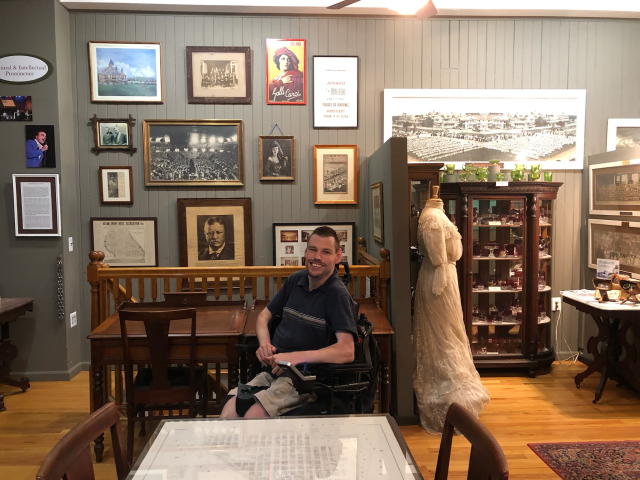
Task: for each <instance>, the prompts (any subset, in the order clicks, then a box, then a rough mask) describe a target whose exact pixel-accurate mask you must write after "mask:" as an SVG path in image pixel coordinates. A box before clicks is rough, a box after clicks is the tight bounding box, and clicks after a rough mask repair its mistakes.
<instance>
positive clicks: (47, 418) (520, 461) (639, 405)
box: [0, 364, 640, 480]
mask: <svg viewBox="0 0 640 480" xmlns="http://www.w3.org/2000/svg"><path fill="white" fill-rule="evenodd" d="M584 368H585V367H584V365H582V364H576V365H573V366H567V365H560V364H555V365H554V366H553V370H552V372H551V373H550V374H548V375H541V376H539V377H537V378H534V379H531V378H527V377H509V376H485V377H483V379H482V381H483V383H484V384H485V385H486V387H487V388H488V389H489V392H490V394H491V401H490V402H489V405H488V406H487V407H486V408H485V410H484V411H483V412H482V414H481V416H480V419H481V420H482V422H484V424H485V425H486V426H487V427H488V428H489V430H490V431H491V432H492V433H493V434H494V435H495V436H496V438H497V439H498V442H499V443H500V445H501V446H502V448H503V449H504V451H505V454H506V456H507V461H508V462H509V469H510V472H511V474H510V478H511V479H522V480H525V479H528V480H543V479H553V478H558V477H557V476H556V475H555V474H554V473H553V472H552V471H551V470H550V469H549V468H548V467H547V466H546V465H545V464H544V463H543V462H542V461H541V460H540V459H539V458H538V457H537V456H536V455H535V454H534V453H533V452H532V451H531V450H530V449H529V448H528V447H527V443H538V442H563V441H564V442H571V441H596V440H640V399H638V398H637V397H636V396H635V395H633V394H632V393H630V392H628V391H626V390H624V389H620V388H616V386H615V382H610V383H608V384H607V388H606V389H605V392H604V396H603V398H602V400H601V401H600V403H599V404H598V405H593V404H592V403H591V401H592V399H593V392H594V389H595V386H596V384H597V380H598V378H597V377H596V376H591V377H590V378H588V379H587V380H585V381H584V382H583V385H582V388H581V389H580V390H577V389H576V388H575V386H574V384H573V376H574V375H575V374H576V373H579V372H580V371H582V370H583V369H584ZM18 391H19V390H18ZM0 392H4V393H9V395H7V396H5V404H6V406H7V411H6V412H2V413H0V479H12V480H23V479H24V480H27V479H28V480H33V479H34V478H35V474H36V472H37V470H38V466H39V465H40V463H41V462H42V459H43V458H44V456H45V455H46V454H47V453H48V452H49V450H50V449H51V448H52V447H53V446H54V445H55V443H56V442H57V441H58V440H59V439H60V438H62V436H63V435H64V434H65V433H66V432H68V431H69V430H70V429H71V428H72V427H73V426H74V425H76V424H77V423H79V422H80V421H81V420H82V419H83V418H84V417H85V416H86V415H87V413H88V404H89V387H88V374H87V373H86V372H84V373H81V374H79V375H78V376H76V377H75V378H74V379H73V380H72V381H70V382H34V383H32V387H31V389H30V390H28V391H27V392H26V393H24V394H23V393H17V394H11V393H10V392H15V389H12V388H11V387H6V386H0ZM124 427H125V423H124V422H123V430H124ZM137 428H138V427H136V434H137ZM152 428H153V427H152ZM152 428H148V429H147V431H148V432H150V431H152ZM402 431H403V434H404V435H405V438H406V439H407V443H408V445H409V448H410V449H411V451H412V453H413V456H414V457H415V459H416V461H417V462H418V464H419V466H420V469H421V471H422V473H423V475H424V477H425V479H431V478H433V475H434V469H435V464H436V459H437V456H438V448H439V445H440V437H439V436H434V435H429V434H428V433H426V432H425V431H424V430H423V429H422V428H421V427H418V426H411V427H403V428H402ZM107 437H108V435H107ZM145 441H146V439H144V438H136V442H137V443H136V448H135V451H136V454H137V452H139V451H140V450H141V449H142V447H143V446H144V443H145ZM105 447H106V448H105V462H104V463H102V464H100V465H96V478H97V479H98V480H101V479H105V480H106V479H114V478H115V468H114V464H113V457H112V455H111V440H110V439H109V438H107V439H106V440H105ZM468 455H469V447H468V444H467V443H466V441H465V440H464V438H460V437H457V438H455V439H454V451H453V455H452V464H451V467H452V468H451V475H450V477H449V478H456V479H462V478H465V475H464V472H466V466H467V459H468Z"/></svg>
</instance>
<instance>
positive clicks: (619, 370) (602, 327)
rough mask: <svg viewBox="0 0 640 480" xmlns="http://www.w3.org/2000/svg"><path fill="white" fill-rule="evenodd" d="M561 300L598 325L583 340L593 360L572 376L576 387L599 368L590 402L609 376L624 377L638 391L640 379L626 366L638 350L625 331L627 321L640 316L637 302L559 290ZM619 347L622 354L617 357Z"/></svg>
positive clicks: (619, 353) (594, 400) (639, 307)
mask: <svg viewBox="0 0 640 480" xmlns="http://www.w3.org/2000/svg"><path fill="white" fill-rule="evenodd" d="M562 301H563V302H564V303H567V304H569V305H573V306H574V307H575V308H576V309H577V310H579V311H581V312H584V313H586V314H587V315H591V318H593V320H594V321H595V322H596V325H597V326H598V335H596V336H595V337H591V338H589V342H588V343H587V352H589V353H590V354H591V355H593V362H591V365H589V366H588V367H587V369H586V370H585V371H584V372H581V373H579V374H578V375H576V376H575V379H574V380H575V382H576V388H580V383H582V381H583V380H584V379H585V378H587V377H588V376H589V375H591V374H592V373H595V372H597V371H600V381H599V382H598V385H597V386H596V395H595V397H594V399H593V403H597V402H598V400H600V398H602V392H603V390H604V387H605V385H606V384H607V380H608V379H609V378H612V377H618V378H617V380H618V381H621V380H626V381H627V382H628V383H629V385H631V387H633V389H634V390H635V391H636V392H640V382H639V381H638V379H637V378H636V376H635V375H634V374H633V372H632V371H631V369H630V368H629V365H631V364H632V363H634V362H635V361H636V360H637V359H638V350H637V348H636V347H635V346H634V345H632V344H630V343H629V342H628V340H627V331H628V330H629V327H630V326H631V323H632V322H633V321H634V320H635V321H638V320H640V304H637V303H629V302H627V303H625V304H620V303H618V302H602V303H600V302H598V300H596V299H595V298H593V295H592V294H590V295H580V294H578V293H577V292H573V291H565V292H562ZM621 322H623V323H622V324H621ZM598 346H600V348H598ZM623 349H624V351H625V355H624V359H623V360H622V361H620V360H619V358H620V355H621V354H622V350H623ZM620 377H622V378H620Z"/></svg>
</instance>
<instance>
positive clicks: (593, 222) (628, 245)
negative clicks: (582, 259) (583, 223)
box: [589, 218, 640, 277]
mask: <svg viewBox="0 0 640 480" xmlns="http://www.w3.org/2000/svg"><path fill="white" fill-rule="evenodd" d="M599 258H602V259H605V260H618V261H619V262H620V271H625V272H631V273H634V274H636V275H635V276H636V277H637V276H638V274H640V222H620V221H615V220H599V219H593V218H591V219H589V268H597V266H598V259H599Z"/></svg>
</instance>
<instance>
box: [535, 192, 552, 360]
mask: <svg viewBox="0 0 640 480" xmlns="http://www.w3.org/2000/svg"><path fill="white" fill-rule="evenodd" d="M553 203H554V201H553V200H551V199H544V198H543V199H541V200H540V201H539V205H538V212H539V217H538V225H539V229H540V232H539V237H538V263H539V269H538V311H537V314H538V345H537V353H544V352H548V351H549V348H550V342H551V307H552V305H551V261H552V258H553V257H552V255H551V252H552V249H553V242H552V231H553V230H552V229H553Z"/></svg>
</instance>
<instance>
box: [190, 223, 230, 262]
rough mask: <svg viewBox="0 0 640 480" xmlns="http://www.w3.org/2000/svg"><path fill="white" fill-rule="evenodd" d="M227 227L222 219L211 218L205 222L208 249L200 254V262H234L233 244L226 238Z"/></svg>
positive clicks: (204, 249)
mask: <svg viewBox="0 0 640 480" xmlns="http://www.w3.org/2000/svg"><path fill="white" fill-rule="evenodd" d="M225 232H226V227H225V222H224V219H223V218H222V217H209V218H207V220H206V221H205V222H204V236H205V238H206V240H207V244H208V245H207V247H206V248H203V249H202V250H200V251H199V252H198V260H233V259H234V258H235V252H234V249H233V242H228V241H227V238H226V233H225Z"/></svg>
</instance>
